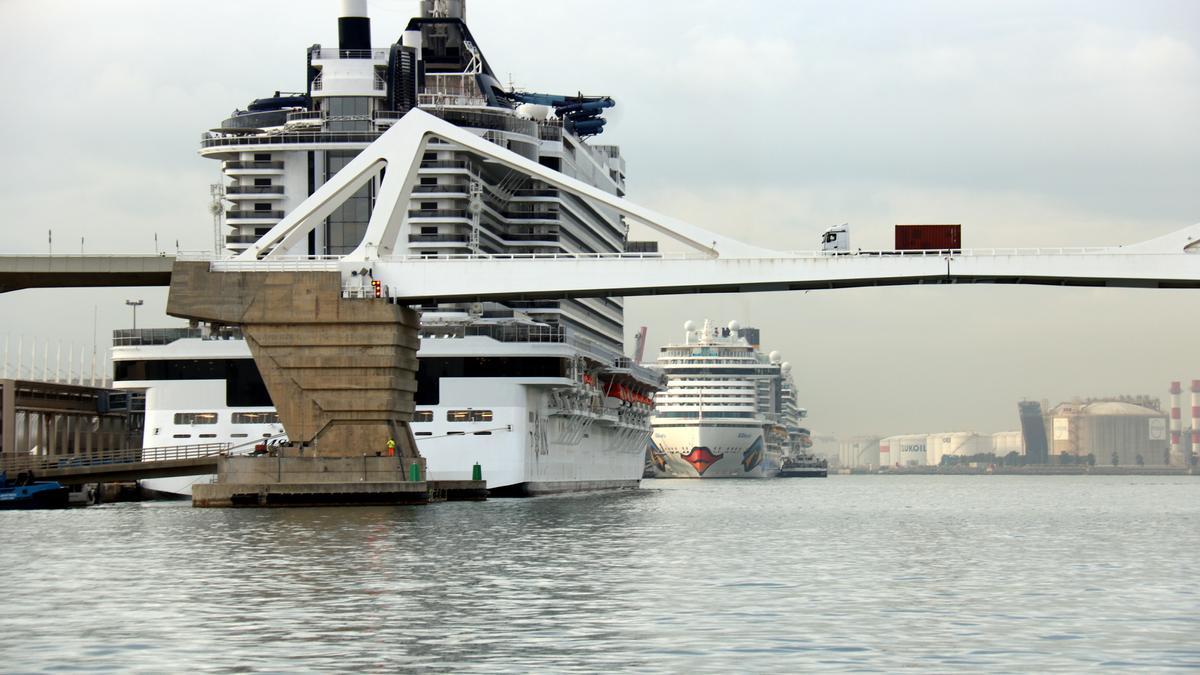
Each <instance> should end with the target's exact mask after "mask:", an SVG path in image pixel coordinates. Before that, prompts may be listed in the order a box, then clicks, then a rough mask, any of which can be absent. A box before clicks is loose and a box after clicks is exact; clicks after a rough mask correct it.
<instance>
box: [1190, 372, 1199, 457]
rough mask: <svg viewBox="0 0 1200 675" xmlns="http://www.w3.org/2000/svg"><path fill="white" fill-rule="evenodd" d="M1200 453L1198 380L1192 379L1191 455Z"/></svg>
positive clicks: (1194, 455)
mask: <svg viewBox="0 0 1200 675" xmlns="http://www.w3.org/2000/svg"><path fill="white" fill-rule="evenodd" d="M1197 454H1200V380H1192V456H1191V458H1190V459H1192V460H1195V458H1196V455H1197Z"/></svg>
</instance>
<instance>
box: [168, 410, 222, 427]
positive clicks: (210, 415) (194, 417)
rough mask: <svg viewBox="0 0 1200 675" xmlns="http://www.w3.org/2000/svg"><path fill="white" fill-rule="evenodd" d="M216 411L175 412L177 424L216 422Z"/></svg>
mask: <svg viewBox="0 0 1200 675" xmlns="http://www.w3.org/2000/svg"><path fill="white" fill-rule="evenodd" d="M216 423H217V413H215V412H181V413H175V424H216Z"/></svg>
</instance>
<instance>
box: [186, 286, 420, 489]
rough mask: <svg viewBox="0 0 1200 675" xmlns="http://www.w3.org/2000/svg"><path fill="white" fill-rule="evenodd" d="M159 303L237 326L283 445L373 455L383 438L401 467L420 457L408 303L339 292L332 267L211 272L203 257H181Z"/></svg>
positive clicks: (416, 340) (416, 341) (413, 318)
mask: <svg viewBox="0 0 1200 675" xmlns="http://www.w3.org/2000/svg"><path fill="white" fill-rule="evenodd" d="M167 313H168V314H171V315H172V316H178V317H182V318H187V319H196V320H201V321H210V322H216V323H224V324H230V325H240V326H241V327H242V332H243V334H244V335H245V336H246V342H247V344H248V345H249V347H250V351H251V353H252V354H253V355H254V360H255V363H256V364H257V365H258V369H259V372H260V373H262V377H263V381H264V382H265V383H266V386H267V390H268V392H270V394H271V400H272V402H274V404H275V407H276V409H277V410H278V412H279V421H280V422H281V423H282V424H283V427H284V430H285V431H287V434H288V438H289V439H290V440H291V442H292V449H291V451H290V452H291V454H296V455H303V456H315V457H362V456H363V455H372V456H373V455H374V454H375V453H376V452H384V451H385V450H386V447H387V441H388V439H389V438H391V439H394V440H395V441H396V451H397V455H399V456H400V457H401V458H402V461H401V465H402V469H403V470H405V471H407V469H408V465H409V464H410V462H411V461H413V460H417V461H419V457H420V455H419V453H418V452H417V448H416V442H415V441H414V439H413V436H412V432H411V430H410V429H409V427H408V424H409V422H410V421H411V419H412V411H413V394H414V393H415V392H416V372H417V357H416V355H417V348H418V347H419V345H420V337H419V335H418V328H419V315H418V314H417V313H416V312H415V311H413V310H411V309H408V308H406V307H402V306H399V305H393V304H390V303H388V302H386V301H383V300H364V299H355V300H348V299H343V298H342V296H341V275H340V274H338V273H337V272H269V273H268V272H211V271H209V265H208V263H204V262H199V263H194V262H179V263H176V264H175V269H174V272H173V274H172V277H171V293H170V299H169V301H168V304H167Z"/></svg>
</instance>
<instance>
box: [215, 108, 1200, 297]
mask: <svg viewBox="0 0 1200 675" xmlns="http://www.w3.org/2000/svg"><path fill="white" fill-rule="evenodd" d="M431 138H440V139H442V140H445V141H449V142H451V143H454V144H456V145H458V146H460V147H462V148H465V149H467V150H469V151H470V152H472V153H474V154H477V155H479V156H482V157H485V158H487V159H489V160H491V161H494V162H497V163H499V164H501V165H503V166H505V167H507V168H509V169H512V170H514V171H519V172H522V173H524V174H526V175H529V176H532V177H535V178H537V179H538V180H541V181H544V182H545V183H548V184H550V185H553V186H554V187H556V188H558V189H560V190H563V191H565V192H569V193H571V194H574V195H576V196H577V197H579V198H580V199H583V200H585V201H588V202H590V203H593V204H599V205H603V206H606V207H609V208H611V209H614V210H616V211H617V212H619V213H621V214H622V215H624V216H625V217H627V218H630V219H632V220H635V221H638V222H641V223H643V224H645V225H647V226H648V227H650V228H651V229H653V230H654V231H656V232H658V233H660V234H662V235H664V236H667V237H670V238H671V239H674V240H676V241H679V242H681V243H683V244H685V245H687V246H688V247H690V248H691V249H693V250H694V251H697V252H699V254H700V255H701V256H702V257H699V258H691V259H689V258H683V257H672V256H669V255H664V256H658V255H637V254H580V255H578V256H573V255H570V254H561V255H548V256H539V255H529V256H521V255H514V256H447V257H444V258H424V257H417V256H399V255H397V253H398V252H400V251H403V250H405V249H406V246H405V244H404V243H402V242H407V239H408V232H407V223H406V215H407V211H408V208H409V203H410V200H411V197H412V190H413V185H414V183H415V181H416V178H417V172H418V170H419V168H420V162H421V158H422V155H423V153H424V151H425V148H426V146H427V145H428V143H429V140H430V139H431ZM381 170H382V171H384V173H383V179H382V181H381V185H380V189H379V195H378V198H377V199H376V203H375V208H374V210H373V212H372V215H371V219H370V222H369V223H368V226H367V231H366V234H365V235H364V237H363V241H362V242H361V243H360V245H359V246H358V248H357V249H355V251H353V252H352V253H350V254H349V255H347V256H344V257H342V258H339V259H336V260H330V259H324V260H313V261H309V260H303V259H292V258H290V257H289V255H288V254H289V252H291V251H294V250H295V247H296V246H298V245H300V244H302V242H303V241H304V239H305V238H306V237H307V235H308V232H310V231H311V230H312V229H313V228H315V227H317V226H319V225H320V224H321V223H322V222H323V221H324V219H325V218H326V217H327V216H328V215H329V214H330V213H332V212H333V210H334V209H336V208H337V207H338V206H340V205H341V204H342V203H343V202H344V201H345V200H346V199H348V198H349V197H350V196H351V195H352V194H353V193H354V192H355V191H356V190H357V189H358V188H359V187H361V186H362V185H364V184H365V183H366V182H367V181H369V180H371V179H372V178H373V177H375V176H378V175H380V172H381ZM1198 253H1200V225H1194V226H1192V227H1189V228H1185V229H1182V230H1179V231H1177V232H1173V233H1170V234H1168V235H1164V236H1162V237H1158V238H1156V239H1152V240H1149V241H1145V242H1141V243H1137V244H1133V245H1130V246H1126V247H1110V248H1097V249H1012V250H981V251H964V252H962V253H956V254H954V255H942V254H937V253H934V254H917V255H900V254H898V253H896V252H894V251H880V252H855V253H850V254H846V255H831V254H824V253H784V252H778V251H771V250H768V249H763V248H759V247H755V246H751V245H748V244H745V243H742V242H740V241H737V240H735V239H731V238H729V237H726V236H723V235H720V234H717V233H715V232H711V231H708V230H705V229H703V228H700V227H697V226H695V225H691V224H689V223H685V222H682V221H679V220H676V219H673V218H669V217H667V216H664V215H662V214H658V213H655V212H653V211H651V210H649V209H646V208H644V207H641V206H639V205H637V204H634V203H632V202H630V201H628V200H626V199H623V198H620V197H617V196H615V195H612V194H609V193H607V192H604V191H603V190H600V189H598V188H596V187H593V186H591V185H587V184H585V183H582V182H580V181H578V180H575V179H573V178H570V177H568V176H565V175H564V174H562V173H559V172H557V171H554V170H552V169H549V168H547V167H544V166H542V165H541V164H538V163H537V162H534V161H531V160H529V159H526V158H524V157H522V156H520V155H518V154H516V153H514V152H511V151H509V150H508V149H506V148H503V147H501V146H499V145H496V144H495V143H492V142H490V141H488V140H486V139H484V138H481V137H480V136H478V135H476V134H474V133H471V132H470V131H467V130H464V129H461V128H459V127H457V126H455V125H453V124H450V123H448V122H446V121H444V120H441V119H439V118H437V117H434V116H433V115H430V114H428V113H426V112H424V111H422V110H419V109H414V110H412V111H410V112H409V113H408V114H406V115H405V116H404V117H403V118H402V119H401V120H400V121H399V122H397V123H396V124H395V125H393V126H392V128H391V129H389V130H388V131H386V132H385V133H383V134H382V135H381V136H380V137H379V139H378V140H376V141H375V142H374V143H372V144H371V145H370V146H368V147H367V148H366V150H364V151H363V152H362V153H361V154H359V155H358V156H357V157H355V158H354V159H353V160H352V161H351V162H350V163H349V164H347V165H346V167H344V168H343V169H342V170H341V171H339V172H338V173H337V174H336V175H334V176H333V177H332V178H331V179H330V180H329V181H328V182H326V183H325V184H324V185H322V186H321V187H320V188H318V189H317V191H316V192H315V193H314V194H313V195H312V196H310V197H309V198H308V199H307V200H305V201H304V202H303V203H302V204H301V205H300V206H299V207H297V208H296V209H294V210H293V211H292V212H291V213H290V214H288V215H287V217H285V218H284V219H283V220H282V221H280V222H279V223H278V224H277V225H276V226H275V227H273V228H272V229H271V230H270V232H268V233H267V234H266V235H264V236H263V237H262V238H261V239H260V240H259V241H258V242H256V243H255V244H254V245H252V246H250V247H249V248H248V249H247V250H246V251H244V252H243V253H242V254H240V255H239V256H237V258H235V259H234V260H231V261H219V262H215V263H213V269H214V270H217V271H220V270H231V271H232V270H237V271H263V272H269V271H273V270H276V269H284V268H286V269H309V268H311V269H314V270H315V269H322V270H329V269H338V270H340V271H341V273H342V276H343V281H344V283H345V285H346V286H347V287H348V288H350V289H360V290H361V291H363V292H364V293H365V292H366V291H368V290H369V286H368V284H369V281H368V279H370V280H379V281H380V282H382V284H383V286H384V288H385V289H386V293H385V295H387V296H388V297H391V298H394V299H396V300H397V301H400V302H405V303H422V302H435V301H452V300H453V301H462V300H472V301H474V300H485V299H505V298H508V299H549V298H564V297H588V296H633V295H659V294H679V293H734V292H749V291H776V290H808V289H818V288H849V287H856V286H882V285H900V284H929V283H936V284H943V283H1012V284H1048V285H1075V286H1119V287H1147V288H1198V287H1200V255H1197V254H1198ZM363 271H369V274H367V275H363V274H362V272H363Z"/></svg>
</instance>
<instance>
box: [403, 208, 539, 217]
mask: <svg viewBox="0 0 1200 675" xmlns="http://www.w3.org/2000/svg"><path fill="white" fill-rule="evenodd" d="M497 213H499V214H500V216H501V217H502V218H505V219H506V220H558V217H559V213H558V211H497ZM408 217H409V218H470V217H471V214H470V212H468V211H467V210H466V209H410V210H409V212H408Z"/></svg>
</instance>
